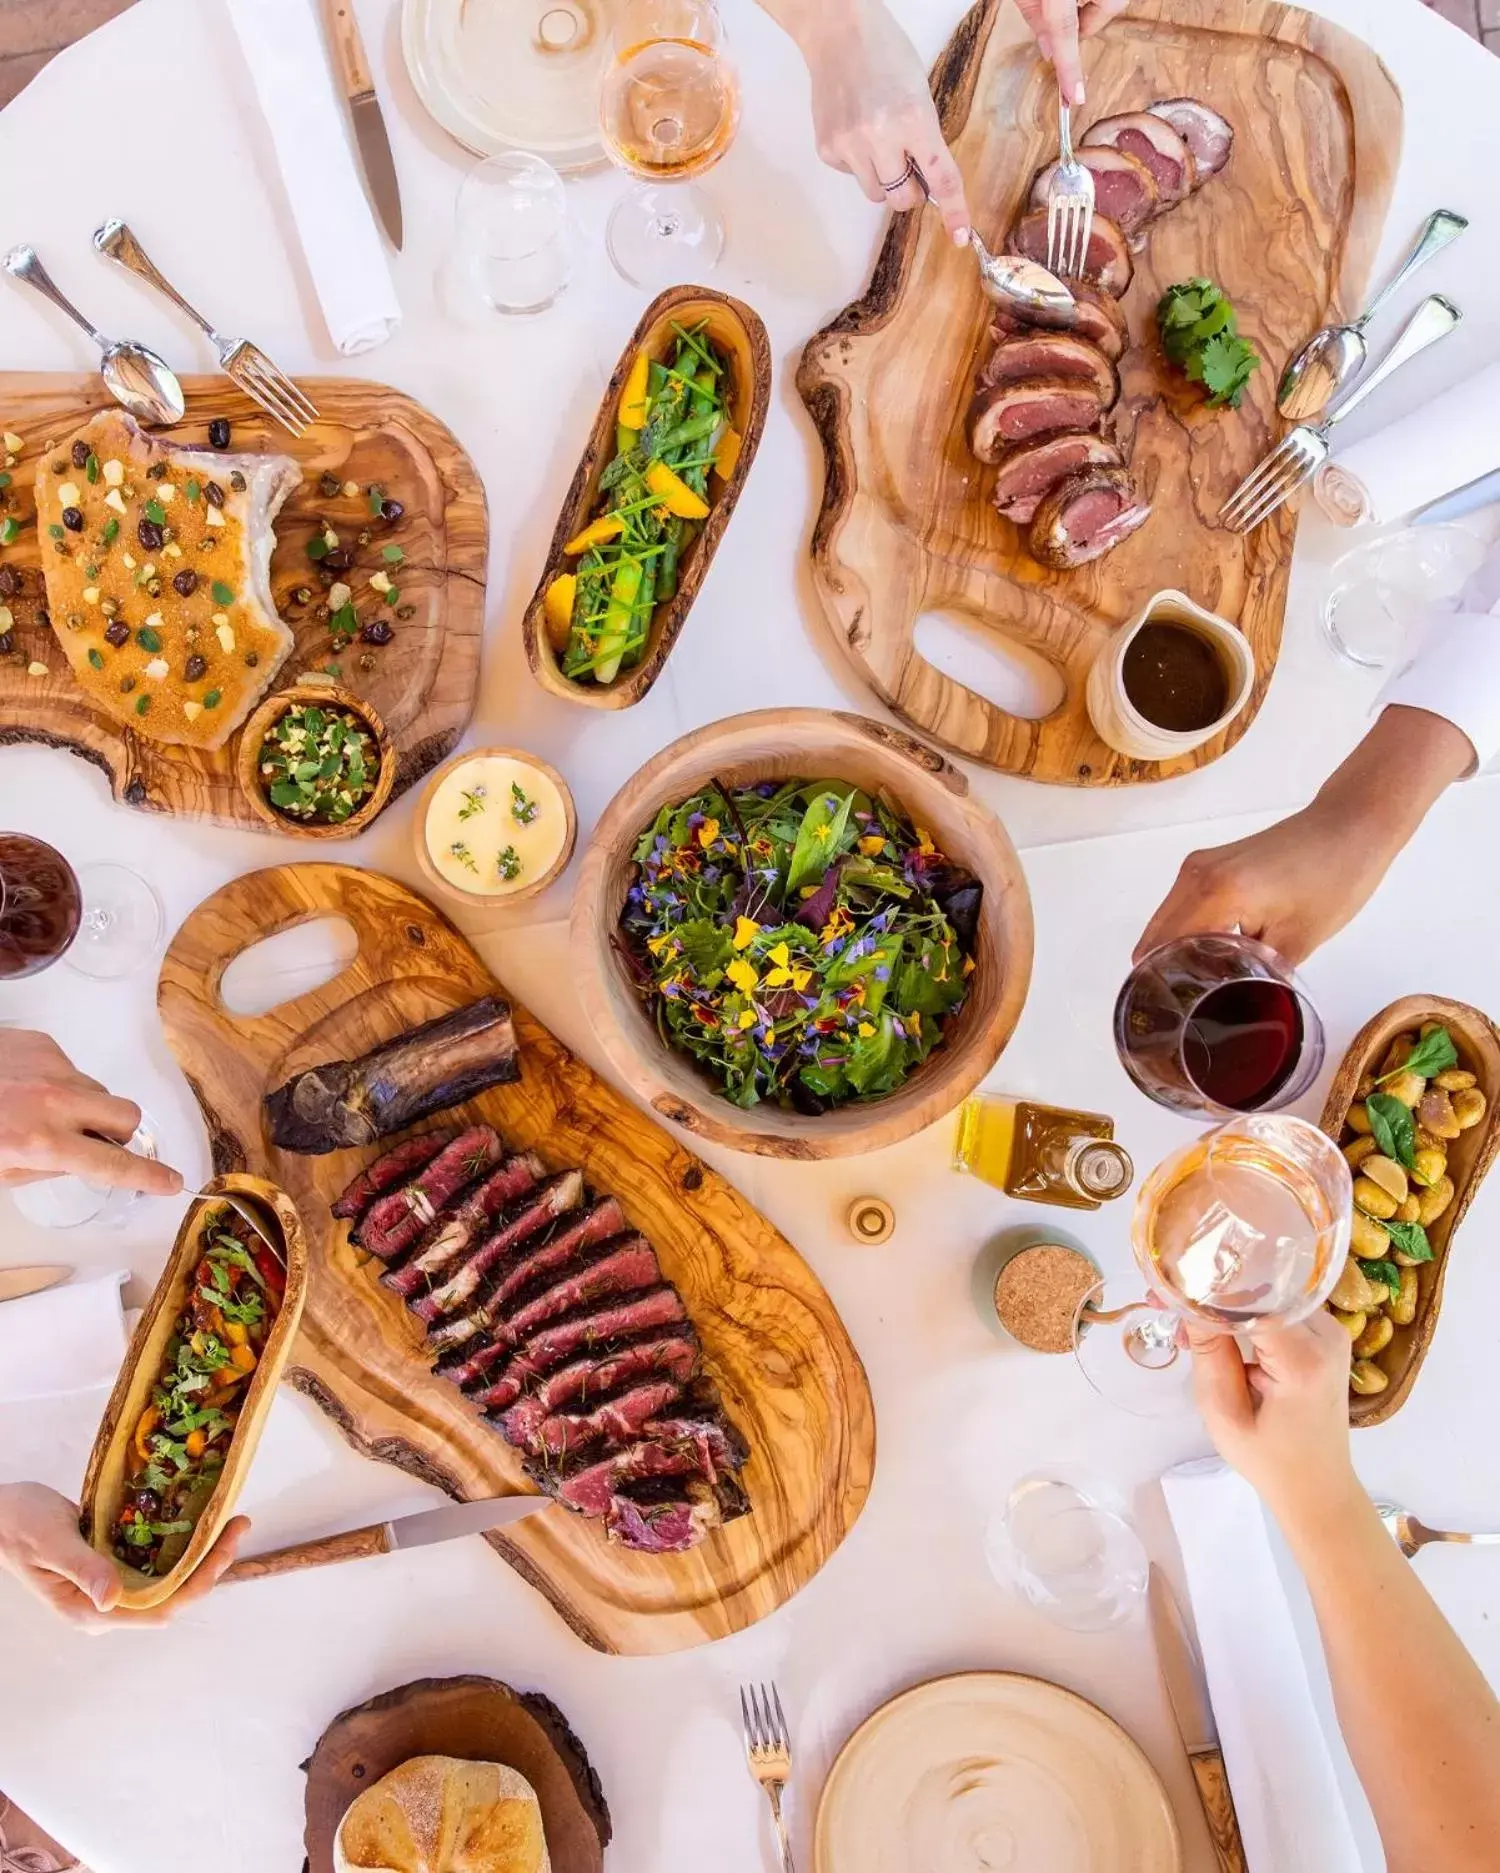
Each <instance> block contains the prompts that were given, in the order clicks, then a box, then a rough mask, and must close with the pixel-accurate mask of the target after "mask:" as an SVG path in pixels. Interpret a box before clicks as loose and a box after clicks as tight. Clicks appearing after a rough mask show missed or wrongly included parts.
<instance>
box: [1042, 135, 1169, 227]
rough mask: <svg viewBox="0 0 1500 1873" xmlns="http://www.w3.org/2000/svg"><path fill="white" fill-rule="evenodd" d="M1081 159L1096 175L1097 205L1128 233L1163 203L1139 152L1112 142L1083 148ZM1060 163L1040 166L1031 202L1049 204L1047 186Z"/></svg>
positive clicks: (1142, 223) (1093, 174)
mask: <svg viewBox="0 0 1500 1873" xmlns="http://www.w3.org/2000/svg"><path fill="white" fill-rule="evenodd" d="M1078 161H1079V162H1080V163H1082V164H1083V166H1084V168H1085V169H1087V170H1088V171H1089V173H1090V175H1092V176H1093V178H1094V209H1095V212H1096V213H1098V214H1101V215H1108V216H1109V218H1110V220H1111V221H1113V222H1114V223H1115V225H1116V226H1117V227H1118V228H1119V230H1120V232H1121V233H1122V234H1124V235H1126V236H1129V235H1131V234H1134V233H1135V232H1136V231H1137V229H1139V228H1143V227H1144V226H1145V225H1146V223H1147V222H1148V221H1149V220H1150V219H1151V217H1152V216H1153V215H1154V214H1155V213H1156V211H1157V208H1158V207H1159V206H1160V204H1161V189H1160V186H1159V185H1158V183H1157V180H1156V177H1155V176H1154V175H1153V174H1152V173H1151V171H1150V170H1149V169H1148V168H1147V166H1146V165H1145V163H1143V162H1142V161H1141V159H1140V157H1139V156H1132V155H1131V154H1130V153H1129V152H1128V151H1127V150H1117V149H1115V148H1113V147H1112V146H1111V145H1109V144H1100V145H1099V146H1098V147H1097V148H1095V149H1080V150H1079V151H1078ZM1059 167H1060V165H1059V164H1058V163H1048V164H1047V166H1046V168H1045V169H1039V170H1038V171H1037V173H1036V180H1035V181H1034V182H1033V183H1032V185H1031V206H1032V207H1033V208H1045V207H1046V206H1047V189H1048V186H1049V185H1050V183H1051V181H1052V178H1053V177H1054V176H1055V175H1056V174H1057V171H1058V168H1059Z"/></svg>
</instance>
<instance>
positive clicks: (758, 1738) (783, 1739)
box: [740, 1684, 797, 1873]
mask: <svg viewBox="0 0 1500 1873" xmlns="http://www.w3.org/2000/svg"><path fill="white" fill-rule="evenodd" d="M740 1716H741V1717H742V1718H743V1719H744V1724H745V1750H746V1753H747V1754H748V1756H749V1758H750V1773H751V1775H753V1776H754V1777H755V1779H756V1781H757V1782H759V1784H760V1785H761V1787H762V1788H763V1789H764V1790H765V1791H766V1800H767V1801H768V1802H770V1804H771V1819H772V1821H773V1822H774V1823H775V1824H776V1843H777V1845H778V1846H779V1847H780V1849H781V1873H797V1869H796V1868H795V1867H794V1866H793V1865H792V1847H791V1842H790V1841H788V1839H787V1837H786V1822H785V1821H783V1820H782V1818H781V1792H782V1790H783V1789H784V1788H785V1787H786V1785H787V1783H788V1782H789V1781H790V1780H791V1776H792V1742H791V1737H790V1736H789V1735H788V1733H787V1727H786V1712H785V1711H784V1710H783V1709H782V1708H781V1693H780V1692H779V1691H778V1690H777V1689H776V1686H775V1685H774V1684H772V1685H769V1686H767V1685H764V1684H763V1685H759V1686H757V1685H753V1684H752V1685H743V1684H742V1685H741V1686H740Z"/></svg>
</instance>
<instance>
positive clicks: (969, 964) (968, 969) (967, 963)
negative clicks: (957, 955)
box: [964, 956, 974, 976]
mask: <svg viewBox="0 0 1500 1873" xmlns="http://www.w3.org/2000/svg"><path fill="white" fill-rule="evenodd" d="M973 973H974V958H973V957H972V956H965V958H964V974H965V975H966V976H971V975H973Z"/></svg>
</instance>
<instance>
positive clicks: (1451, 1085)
mask: <svg viewBox="0 0 1500 1873" xmlns="http://www.w3.org/2000/svg"><path fill="white" fill-rule="evenodd" d="M1432 1083H1433V1085H1434V1086H1441V1087H1442V1089H1443V1091H1444V1092H1445V1093H1462V1092H1467V1091H1468V1089H1469V1088H1470V1087H1471V1086H1477V1085H1478V1084H1479V1076H1478V1075H1477V1074H1474V1073H1466V1072H1465V1071H1464V1069H1463V1068H1462V1067H1445V1068H1444V1069H1443V1071H1442V1072H1441V1073H1434V1074H1433V1076H1432Z"/></svg>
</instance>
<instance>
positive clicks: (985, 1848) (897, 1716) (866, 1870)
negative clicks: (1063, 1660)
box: [814, 1671, 1182, 1873]
mask: <svg viewBox="0 0 1500 1873" xmlns="http://www.w3.org/2000/svg"><path fill="white" fill-rule="evenodd" d="M814 1861H815V1869H816V1873H988V1870H989V1869H991V1868H997V1867H1004V1868H1007V1869H1010V1868H1014V1869H1015V1873H1033V1870H1034V1873H1043V1869H1045V1873H1179V1870H1180V1868H1181V1866H1182V1846H1181V1842H1180V1841H1179V1839H1178V1836H1177V1823H1176V1821H1175V1819H1174V1818H1173V1815H1172V1807H1171V1804H1170V1802H1169V1801H1168V1800H1167V1792H1166V1790H1165V1789H1164V1788H1163V1787H1162V1785H1161V1783H1160V1781H1158V1779H1157V1776H1156V1771H1155V1770H1154V1769H1153V1768H1152V1767H1151V1765H1150V1763H1149V1762H1148V1761H1147V1760H1146V1758H1145V1756H1144V1755H1143V1754H1142V1753H1141V1750H1140V1749H1139V1747H1138V1746H1137V1745H1136V1744H1135V1743H1133V1742H1132V1741H1131V1740H1130V1738H1129V1737H1128V1736H1127V1735H1126V1734H1125V1732H1124V1731H1123V1730H1122V1729H1121V1728H1120V1726H1119V1725H1118V1724H1117V1723H1115V1722H1114V1720H1113V1719H1112V1718H1109V1717H1106V1716H1105V1714H1104V1712H1103V1711H1102V1710H1099V1709H1097V1708H1096V1707H1095V1706H1094V1705H1093V1704H1090V1703H1089V1702H1088V1701H1087V1700H1086V1699H1085V1698H1081V1697H1078V1696H1076V1695H1075V1694H1074V1693H1073V1692H1071V1691H1065V1690H1063V1689H1062V1687H1061V1686H1060V1685H1055V1684H1048V1683H1046V1682H1045V1681H1044V1680H1043V1679H1040V1678H1027V1677H1023V1676H1021V1675H1020V1674H1018V1673H1015V1672H1000V1671H972V1672H960V1673H958V1674H956V1675H955V1676H953V1677H951V1678H934V1679H933V1680H932V1681H931V1682H930V1683H928V1684H919V1685H917V1686H916V1687H915V1688H914V1689H912V1690H910V1691H904V1692H902V1694H901V1695H900V1696H899V1697H895V1698H892V1699H891V1701H890V1703H889V1704H883V1705H882V1706H881V1708H880V1709H879V1710H877V1711H876V1712H875V1713H874V1715H873V1716H871V1717H868V1718H866V1719H865V1721H864V1723H862V1724H861V1725H860V1727H859V1728H858V1729H857V1730H856V1731H855V1732H854V1734H853V1736H851V1737H850V1739H849V1741H848V1742H847V1743H846V1744H845V1745H844V1747H843V1749H842V1750H841V1751H840V1752H839V1755H838V1758H837V1760H836V1761H835V1763H834V1765H833V1769H832V1771H831V1773H830V1774H829V1777H828V1781H827V1784H826V1785H825V1787H824V1790H823V1799H822V1801H821V1802H820V1803H819V1805H818V1825H817V1836H816V1842H815V1849H814Z"/></svg>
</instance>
